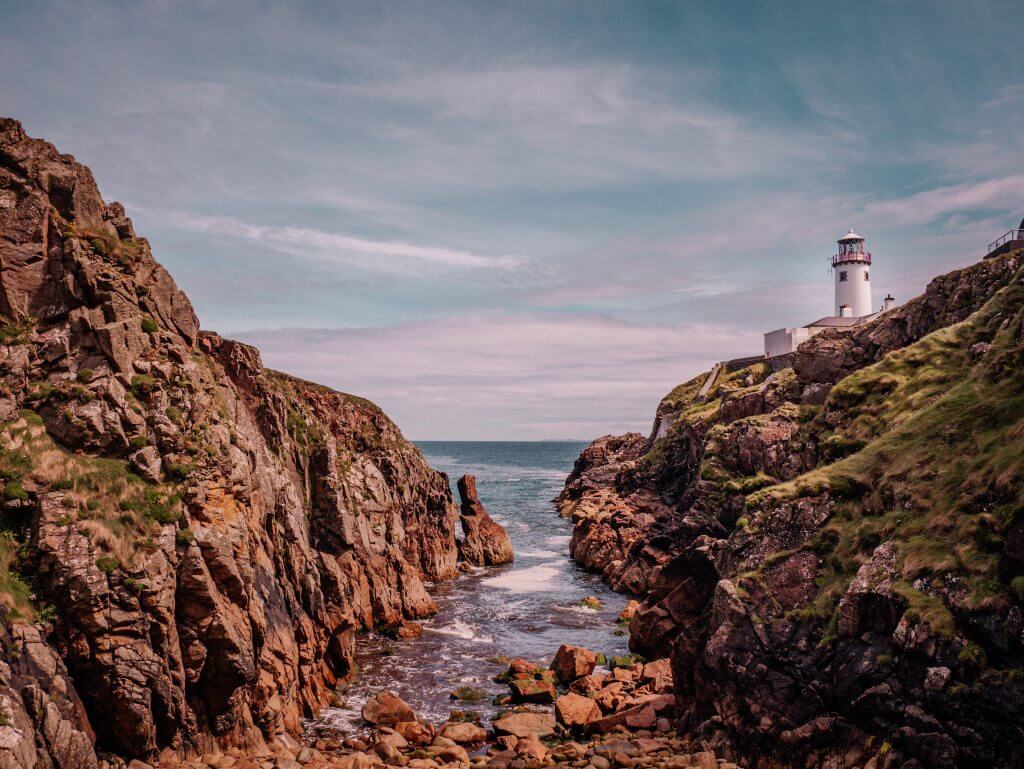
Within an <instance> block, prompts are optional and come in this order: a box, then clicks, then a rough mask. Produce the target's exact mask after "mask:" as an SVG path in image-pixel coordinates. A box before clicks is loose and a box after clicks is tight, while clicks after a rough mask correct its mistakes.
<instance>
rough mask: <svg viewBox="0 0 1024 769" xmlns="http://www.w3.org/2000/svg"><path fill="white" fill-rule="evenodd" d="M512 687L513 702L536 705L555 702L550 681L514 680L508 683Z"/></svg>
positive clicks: (554, 693)
mask: <svg viewBox="0 0 1024 769" xmlns="http://www.w3.org/2000/svg"><path fill="white" fill-rule="evenodd" d="M509 686H511V687H512V701H513V702H533V703H536V704H538V705H550V704H551V703H552V702H554V701H555V697H556V696H557V695H556V692H555V686H554V684H552V683H551V682H550V681H537V680H534V679H516V680H514V681H510V682H509Z"/></svg>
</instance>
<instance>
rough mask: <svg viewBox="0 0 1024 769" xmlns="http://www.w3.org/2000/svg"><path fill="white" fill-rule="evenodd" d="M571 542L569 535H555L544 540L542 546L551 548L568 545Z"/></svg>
mask: <svg viewBox="0 0 1024 769" xmlns="http://www.w3.org/2000/svg"><path fill="white" fill-rule="evenodd" d="M571 540H572V535H571V534H556V535H555V536H553V537H547V538H545V540H544V544H545V545H551V546H552V547H558V546H559V545H568V544H569V542H570V541H571Z"/></svg>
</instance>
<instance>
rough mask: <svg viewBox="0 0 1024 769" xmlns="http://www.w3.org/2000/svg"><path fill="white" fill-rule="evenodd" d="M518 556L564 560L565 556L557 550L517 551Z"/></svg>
mask: <svg viewBox="0 0 1024 769" xmlns="http://www.w3.org/2000/svg"><path fill="white" fill-rule="evenodd" d="M516 555H521V556H522V557H523V558H562V557H563V556H564V555H565V554H564V553H559V552H558V551H556V550H517V551H516Z"/></svg>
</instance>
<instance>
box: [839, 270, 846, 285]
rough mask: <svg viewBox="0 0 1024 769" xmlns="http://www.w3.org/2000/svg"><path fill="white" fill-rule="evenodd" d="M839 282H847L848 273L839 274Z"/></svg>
mask: <svg viewBox="0 0 1024 769" xmlns="http://www.w3.org/2000/svg"><path fill="white" fill-rule="evenodd" d="M839 282H840V283H845V282H846V273H845V272H841V273H839Z"/></svg>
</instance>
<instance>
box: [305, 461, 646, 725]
mask: <svg viewBox="0 0 1024 769" xmlns="http://www.w3.org/2000/svg"><path fill="white" fill-rule="evenodd" d="M417 445H418V446H419V448H420V450H421V451H422V452H423V455H424V457H425V458H426V460H427V462H429V463H430V465H431V466H432V467H434V468H436V469H438V470H442V471H443V472H445V473H447V474H448V477H449V479H450V481H451V484H452V493H453V495H455V498H456V500H457V499H458V492H457V490H456V489H455V482H456V481H457V480H458V478H459V477H460V476H461V475H463V474H466V473H469V474H471V475H475V476H476V478H477V490H478V492H479V495H480V500H481V501H482V502H483V503H484V506H485V507H486V508H487V510H488V512H489V513H490V514H491V516H492V517H493V518H494V519H495V520H496V521H498V522H499V523H500V524H501V525H502V526H504V527H505V530H506V531H507V532H508V534H509V537H510V538H511V540H512V547H513V550H514V551H515V562H514V563H513V564H511V565H508V566H499V567H494V568H479V569H475V570H474V571H473V573H471V574H468V575H465V576H462V577H460V578H459V579H456V580H452V581H444V582H437V583H430V584H428V585H427V589H428V591H429V592H430V593H431V595H432V596H433V598H434V600H435V602H436V603H437V605H438V608H439V611H438V613H437V614H436V615H435V616H434V617H431V618H430V619H427V620H425V621H423V627H424V632H423V636H422V638H419V639H415V640H409V641H393V640H390V639H387V638H384V637H382V636H380V635H378V634H376V633H370V634H366V635H364V636H361V637H360V638H359V640H358V641H357V656H356V661H357V663H358V664H359V668H360V671H359V675H358V677H357V679H356V681H355V683H354V685H352V686H351V687H350V688H349V689H348V690H347V691H345V692H344V693H343V694H342V695H341V697H342V701H343V704H342V705H341V706H340V707H331V708H328V709H327V710H326V711H325V712H324V713H322V714H321V716H320V717H319V718H318V719H315V720H314V721H313V723H312V724H311V728H313V729H314V730H320V729H323V728H327V729H330V730H332V731H340V732H342V733H348V734H354V733H357V732H359V731H361V730H362V729H363V728H364V727H365V724H363V723H362V720H361V718H360V710H361V708H362V706H363V704H364V703H365V702H366V700H367V698H368V697H370V696H371V695H372V694H373V693H374V692H376V691H379V690H381V689H387V690H390V691H393V692H395V693H396V694H398V695H399V696H400V697H401V698H402V699H403V700H405V701H406V702H407V703H408V704H409V705H410V706H411V707H412V708H413V710H414V711H416V713H417V715H418V716H419V717H420V718H421V719H424V720H430V721H433V722H435V723H437V722H439V721H443V720H445V719H446V718H447V717H448V716H449V714H450V713H451V711H452V710H473V711H476V712H477V713H480V715H481V716H482V717H483V719H484V721H485V722H486V721H487V720H489V719H490V718H491V717H492V716H493V715H494V714H495V713H496V712H497V710H498V707H497V706H495V705H494V704H493V702H492V700H493V699H494V697H496V696H497V695H500V694H507V693H508V687H507V686H505V685H504V684H498V683H495V682H494V681H493V678H494V676H495V675H497V674H499V673H502V672H504V670H505V668H506V667H507V662H502V660H503V658H507V657H522V658H525V659H529V660H533V661H536V662H540V663H547V662H550V660H551V658H552V657H553V656H554V654H555V652H556V651H557V650H558V647H559V646H560V645H561V644H574V645H580V646H585V647H587V648H588V649H592V650H594V651H597V652H605V653H606V654H609V655H611V654H623V653H625V652H626V649H627V640H628V639H627V637H626V633H625V630H624V629H623V628H622V627H620V626H619V625H617V624H616V619H617V618H618V615H619V612H620V611H621V610H622V608H623V606H624V605H625V602H626V599H625V598H624V597H623V596H621V595H619V594H617V593H614V592H612V591H611V590H609V589H608V588H607V586H605V584H604V583H603V582H602V581H601V579H600V577H598V576H597V575H595V574H590V573H587V572H585V571H584V570H583V569H581V568H579V567H578V566H576V565H575V564H574V563H573V562H572V560H571V559H570V558H569V537H570V534H571V524H570V522H569V521H568V520H566V519H564V518H562V517H560V516H559V515H558V513H557V512H556V511H555V506H554V503H553V500H554V498H555V496H556V495H557V494H558V492H559V491H560V490H561V488H562V485H563V483H564V482H565V478H566V476H567V475H568V474H569V471H570V470H571V469H572V465H573V462H574V461H575V459H576V457H577V456H579V453H580V452H581V451H582V450H583V449H584V448H585V447H586V445H587V444H586V443H584V442H579V441H564V442H550V441H545V442H498V441H494V442H476V441H474V442H462V441H423V442H417ZM459 535H460V536H461V531H460V532H459ZM590 596H596V597H597V598H598V600H599V602H600V608H597V609H595V608H590V607H588V606H585V605H583V604H582V603H581V601H583V599H585V598H588V597H590ZM462 687H471V688H473V689H478V690H479V692H478V693H477V697H479V698H480V699H478V700H477V701H472V702H463V701H458V700H454V699H453V698H452V693H453V692H454V691H456V690H458V689H460V688H462Z"/></svg>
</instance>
